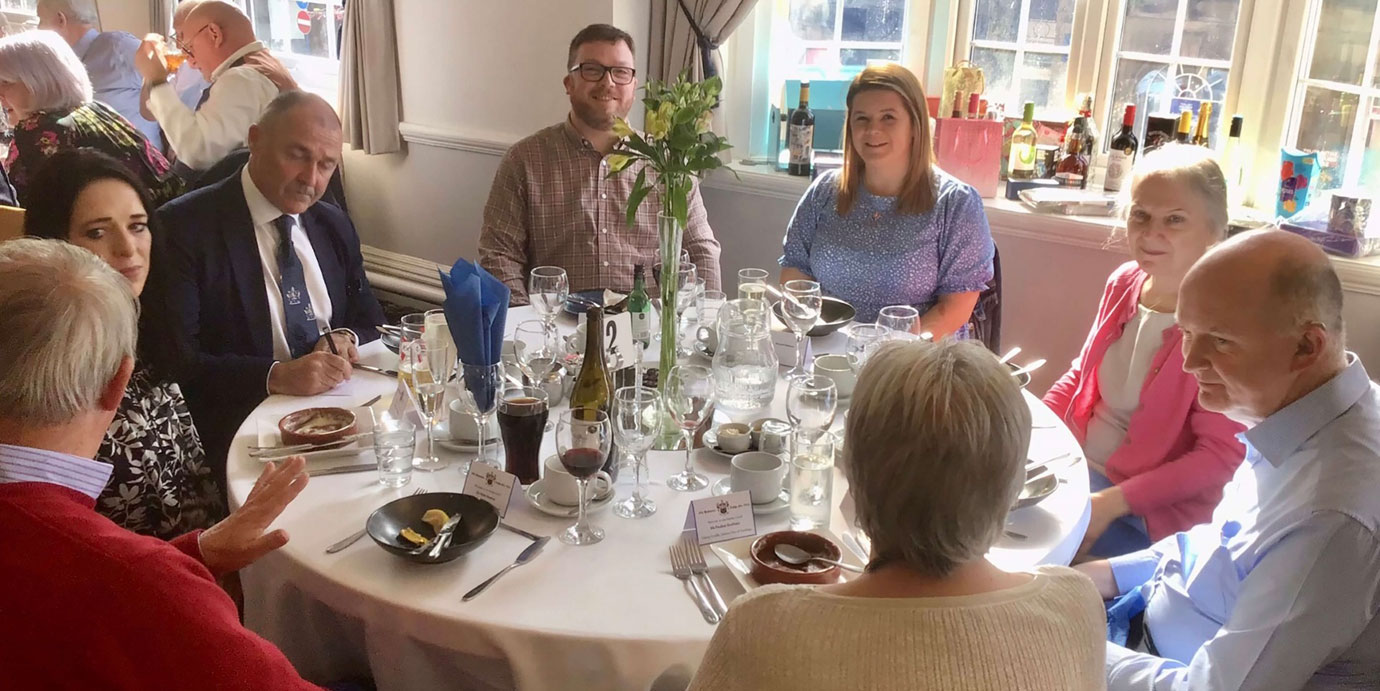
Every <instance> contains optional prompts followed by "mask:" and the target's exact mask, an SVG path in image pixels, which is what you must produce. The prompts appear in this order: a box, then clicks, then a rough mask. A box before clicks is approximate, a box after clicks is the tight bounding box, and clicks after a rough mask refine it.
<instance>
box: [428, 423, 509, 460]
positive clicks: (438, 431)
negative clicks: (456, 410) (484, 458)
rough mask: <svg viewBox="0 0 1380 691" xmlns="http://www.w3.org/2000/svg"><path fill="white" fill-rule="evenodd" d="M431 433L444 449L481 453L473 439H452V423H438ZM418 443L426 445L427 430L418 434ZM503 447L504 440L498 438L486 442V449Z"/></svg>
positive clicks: (438, 444) (491, 438)
mask: <svg viewBox="0 0 1380 691" xmlns="http://www.w3.org/2000/svg"><path fill="white" fill-rule="evenodd" d="M431 433H432V435H433V436H434V437H435V438H436V445H437V446H440V447H441V448H443V449H447V450H450V451H456V452H459V453H475V452H477V451H479V445H478V444H476V443H475V442H474V440H473V439H451V438H450V423H449V422H447V421H445V420H442V421H440V422H438V423H436V426H435V427H433V428H432V431H431ZM417 443H418V444H425V443H426V430H421V431H419V432H418V433H417ZM502 445H503V438H502V437H498V436H494V437H490V438H489V439H487V440H485V442H484V447H485V449H492V448H496V447H498V446H502Z"/></svg>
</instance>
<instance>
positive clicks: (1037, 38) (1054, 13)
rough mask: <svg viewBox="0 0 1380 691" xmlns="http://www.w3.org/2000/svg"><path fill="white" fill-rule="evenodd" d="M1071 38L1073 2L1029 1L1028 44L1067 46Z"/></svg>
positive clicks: (1054, 0) (1055, 0)
mask: <svg viewBox="0 0 1380 691" xmlns="http://www.w3.org/2000/svg"><path fill="white" fill-rule="evenodd" d="M1072 36H1073V0H1030V20H1029V23H1028V24H1027V25H1026V30H1025V40H1026V41H1027V42H1029V43H1041V44H1045V45H1054V46H1067V45H1068V44H1069V41H1070V39H1071V38H1072Z"/></svg>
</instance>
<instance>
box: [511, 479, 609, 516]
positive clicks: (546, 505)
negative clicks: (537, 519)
mask: <svg viewBox="0 0 1380 691" xmlns="http://www.w3.org/2000/svg"><path fill="white" fill-rule="evenodd" d="M545 482H546V478H542V479H540V480H537V481H536V482H533V483H532V484H530V485H528V486H527V490H526V491H524V492H523V496H525V497H527V503H529V504H531V505H532V506H534V507H536V509H537V510H538V511H540V512H542V513H544V514H547V515H550V516H556V517H559V518H574V517H575V515H576V514H578V513H579V512H580V508H579V507H578V506H566V505H565V504H557V503H556V502H554V501H551V499H550V498H549V497H547V496H546V493H545V492H544V491H543V487H544V486H545ZM613 495H614V491H613V487H609V488H608V490H607V491H605V492H604V494H603V496H598V497H590V499H589V505H588V506H586V507H585V510H586V511H598V510H599V509H602V508H604V507H605V506H608V505H609V504H611V503H613Z"/></svg>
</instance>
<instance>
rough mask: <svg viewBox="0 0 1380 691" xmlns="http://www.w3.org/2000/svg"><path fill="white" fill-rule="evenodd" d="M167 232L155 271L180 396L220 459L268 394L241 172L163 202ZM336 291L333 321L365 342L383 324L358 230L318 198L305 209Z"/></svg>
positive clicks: (266, 335)
mask: <svg viewBox="0 0 1380 691" xmlns="http://www.w3.org/2000/svg"><path fill="white" fill-rule="evenodd" d="M158 218H159V220H160V221H161V222H162V226H163V228H164V229H165V231H164V232H165V233H166V234H167V242H166V251H165V252H163V256H162V257H161V261H158V262H154V263H153V266H154V269H155V270H160V271H162V272H164V274H163V279H164V285H165V290H166V292H167V296H166V304H167V310H168V319H170V320H171V321H172V324H171V326H172V328H171V329H170V331H172V332H173V333H174V334H175V337H176V338H177V339H178V341H179V343H178V350H179V352H181V353H183V354H184V355H183V360H184V362H182V363H180V365H181V366H180V368H179V371H180V375H179V377H178V379H179V381H180V383H181V384H182V388H183V394H184V395H185V396H186V398H187V404H188V407H189V408H190V409H191V412H192V418H193V419H194V420H195V422H196V425H197V429H198V430H199V431H200V432H201V436H202V440H203V442H204V444H205V447H206V449H207V451H208V452H209V453H210V454H211V456H212V458H224V453H225V451H226V449H228V448H229V443H230V440H231V439H233V438H234V434H235V430H237V429H238V428H239V425H240V423H241V422H243V421H244V419H245V417H246V416H248V415H249V413H250V412H252V411H253V410H254V408H255V407H256V406H258V405H259V403H261V402H262V401H263V400H264V398H266V397H267V382H268V370H269V368H270V367H271V366H272V365H273V362H274V359H273V330H272V324H271V323H270V322H269V312H268V295H267V294H266V292H265V291H264V273H263V264H262V262H261V260H260V258H259V247H258V243H257V241H256V240H255V238H254V222H253V220H252V219H251V218H250V215H249V205H248V203H246V202H245V199H244V188H243V187H242V186H241V183H240V176H239V175H231V176H230V177H228V178H226V179H224V180H222V181H220V182H218V183H216V184H214V185H210V186H208V187H204V188H202V189H199V190H197V191H195V192H192V193H190V194H187V195H184V196H182V197H179V198H177V199H174V200H173V201H171V202H168V203H167V204H165V205H163V207H162V208H160V209H159V210H158ZM300 220H301V223H302V227H303V230H304V231H305V232H306V234H307V237H308V238H309V239H310V240H311V246H312V251H313V252H315V254H316V261H317V263H318V264H320V265H321V275H322V277H323V278H324V279H325V281H326V289H327V292H328V293H329V294H330V298H331V328H342V327H343V328H348V329H352V330H353V331H354V332H355V333H356V334H357V335H358V336H359V338H360V341H361V343H366V342H369V341H372V340H374V339H376V338H378V331H377V330H376V329H375V328H374V327H375V326H378V325H379V324H382V323H384V321H385V320H384V316H383V309H382V308H381V307H380V306H379V302H378V300H377V299H376V298H375V297H374V292H373V290H372V289H370V287H369V280H368V279H367V278H366V277H365V275H364V258H363V256H362V255H361V254H360V249H359V236H358V235H357V234H356V233H355V227H354V225H353V224H352V223H350V219H349V217H348V216H346V215H345V214H344V213H343V212H342V211H341V210H340V209H338V208H336V207H335V206H332V205H331V204H328V203H325V202H318V203H316V204H315V205H313V206H312V207H311V208H310V209H307V211H306V212H305V213H303V214H302V215H301V216H300Z"/></svg>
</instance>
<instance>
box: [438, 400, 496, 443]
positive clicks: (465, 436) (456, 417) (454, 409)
mask: <svg viewBox="0 0 1380 691" xmlns="http://www.w3.org/2000/svg"><path fill="white" fill-rule="evenodd" d="M449 426H450V440H451V441H453V442H460V443H468V444H473V443H475V442H477V441H479V425H478V424H476V423H475V421H474V415H471V414H470V413H469V412H468V411H466V410H465V409H464V406H462V405H461V404H460V401H455V400H452V401H451V402H450V425H449ZM484 427H485V429H486V430H487V432H486V433H485V434H484V440H485V442H492V441H493V440H495V439H498V438H499V434H498V420H497V419H496V418H495V416H493V415H490V416H489V419H488V424H487V425H485V426H484Z"/></svg>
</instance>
